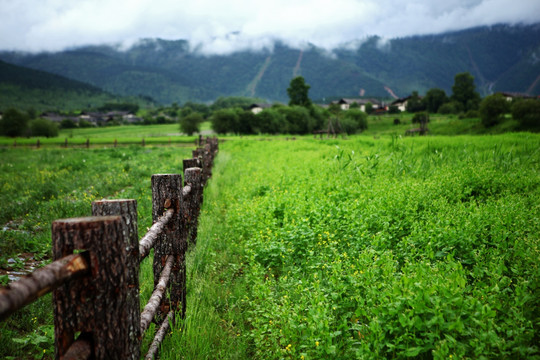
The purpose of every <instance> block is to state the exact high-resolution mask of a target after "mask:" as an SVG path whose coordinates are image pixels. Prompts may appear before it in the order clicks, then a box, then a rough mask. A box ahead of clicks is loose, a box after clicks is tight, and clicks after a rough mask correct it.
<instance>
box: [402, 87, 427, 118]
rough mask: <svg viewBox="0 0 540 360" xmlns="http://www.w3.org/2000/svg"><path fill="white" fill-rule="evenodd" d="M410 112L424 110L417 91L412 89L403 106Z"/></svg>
mask: <svg viewBox="0 0 540 360" xmlns="http://www.w3.org/2000/svg"><path fill="white" fill-rule="evenodd" d="M405 109H406V110H407V111H408V112H410V113H415V112H418V111H423V110H425V107H424V104H423V103H422V100H421V99H420V96H419V95H418V91H413V92H412V94H411V97H410V98H409V100H407V106H406V108H405Z"/></svg>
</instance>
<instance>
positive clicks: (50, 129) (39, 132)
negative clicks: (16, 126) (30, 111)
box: [29, 119, 58, 138]
mask: <svg viewBox="0 0 540 360" xmlns="http://www.w3.org/2000/svg"><path fill="white" fill-rule="evenodd" d="M29 127H30V135H31V136H44V137H48V138H49V137H57V136H58V125H56V124H55V123H53V122H52V121H50V120H46V119H35V120H32V121H30V126H29Z"/></svg>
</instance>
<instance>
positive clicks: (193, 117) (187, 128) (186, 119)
mask: <svg viewBox="0 0 540 360" xmlns="http://www.w3.org/2000/svg"><path fill="white" fill-rule="evenodd" d="M203 121H204V118H203V116H202V115H201V114H199V113H197V112H192V113H190V114H188V115H186V116H182V117H181V118H180V131H182V132H183V133H185V134H187V135H189V136H191V135H193V133H196V132H199V131H200V125H201V123H202V122H203Z"/></svg>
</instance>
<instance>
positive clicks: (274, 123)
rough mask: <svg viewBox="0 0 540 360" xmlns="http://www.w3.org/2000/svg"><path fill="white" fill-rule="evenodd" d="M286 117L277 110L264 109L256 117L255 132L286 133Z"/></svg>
mask: <svg viewBox="0 0 540 360" xmlns="http://www.w3.org/2000/svg"><path fill="white" fill-rule="evenodd" d="M286 123H287V122H286V120H285V116H284V115H283V114H282V113H281V112H280V111H279V110H278V109H276V108H268V109H264V110H263V111H261V112H260V113H258V114H257V115H255V124H254V131H255V132H259V133H261V134H279V133H280V132H285V131H286V129H285V128H286Z"/></svg>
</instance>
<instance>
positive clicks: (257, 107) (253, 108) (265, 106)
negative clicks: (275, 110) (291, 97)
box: [249, 104, 272, 115]
mask: <svg viewBox="0 0 540 360" xmlns="http://www.w3.org/2000/svg"><path fill="white" fill-rule="evenodd" d="M271 107H272V104H251V105H250V106H249V110H251V112H252V113H254V114H255V115H257V114H258V113H260V112H261V111H263V110H264V109H268V108H271Z"/></svg>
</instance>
